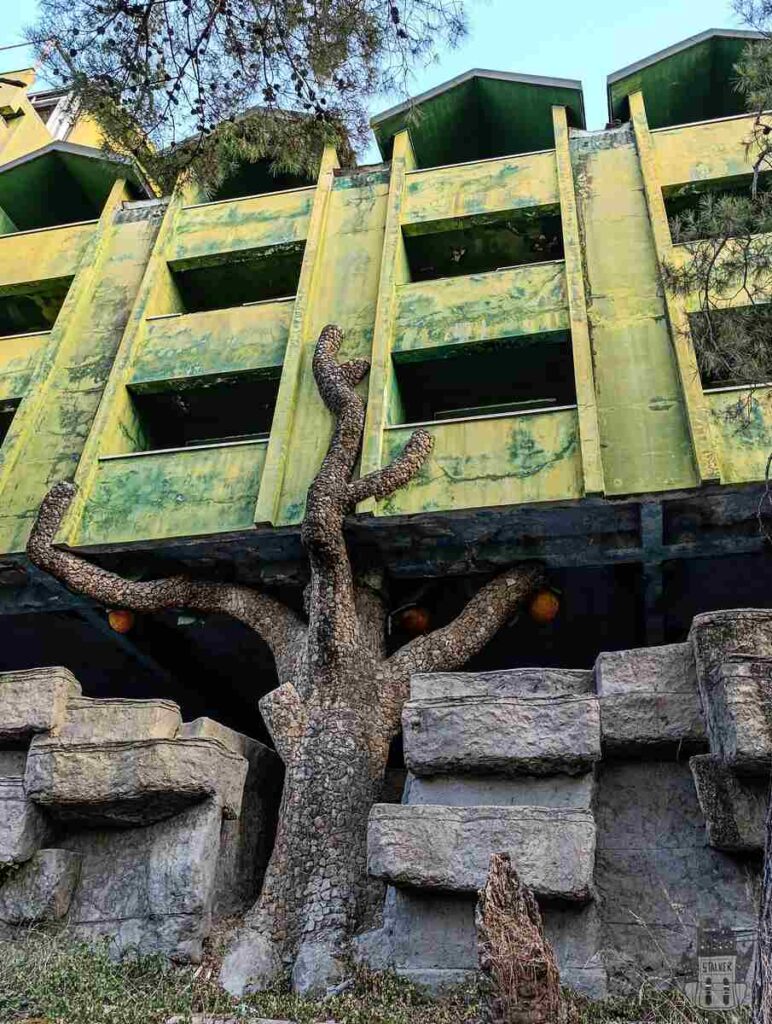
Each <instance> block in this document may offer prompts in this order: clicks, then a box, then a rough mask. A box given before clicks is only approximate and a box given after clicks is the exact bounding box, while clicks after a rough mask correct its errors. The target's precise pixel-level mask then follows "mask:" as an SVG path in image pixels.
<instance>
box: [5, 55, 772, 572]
mask: <svg viewBox="0 0 772 1024" xmlns="http://www.w3.org/2000/svg"><path fill="white" fill-rule="evenodd" d="M25 74H26V73H19V76H18V83H19V84H17V85H3V86H1V87H0V106H2V109H3V110H5V111H6V114H5V115H3V117H2V118H0V121H2V125H0V207H2V211H3V216H4V218H5V220H6V221H7V223H8V225H9V228H10V229H9V230H7V231H6V233H4V234H2V235H0V300H2V299H3V297H6V298H8V297H13V296H18V295H27V294H28V293H31V292H32V291H34V292H35V294H43V293H46V294H47V292H46V289H49V290H50V289H51V288H53V285H54V284H55V283H56V282H64V285H62V287H66V295H65V297H64V299H63V301H62V302H61V305H60V307H59V308H58V312H57V314H56V316H55V319H54V321H53V323H52V324H51V326H50V328H47V329H45V330H41V329H39V328H38V329H34V330H29V331H20V332H18V333H16V334H14V333H12V332H11V333H6V335H5V336H2V337H0V410H2V409H3V408H7V409H8V410H9V416H10V415H12V418H11V419H10V426H9V427H8V429H7V432H6V434H5V437H4V440H3V442H2V447H1V448H0V552H5V553H13V552H18V551H20V550H22V549H23V547H24V544H25V541H26V538H27V534H28V531H29V527H30V524H31V521H32V519H33V517H34V514H35V510H36V508H37V506H38V504H39V502H40V500H41V498H42V497H43V495H44V493H45V492H46V490H47V488H48V487H50V486H51V485H52V484H53V483H55V482H56V481H57V480H60V479H65V478H66V479H74V480H75V481H76V483H77V485H78V497H77V500H76V502H75V503H74V505H73V508H72V510H71V514H70V516H69V518H68V520H67V522H66V524H65V528H64V531H63V535H62V539H63V540H65V541H66V542H68V543H69V544H71V545H73V546H87V547H98V546H102V545H107V546H110V545H126V544H135V543H145V542H156V541H163V540H167V539H170V538H187V537H207V536H212V535H223V534H233V533H239V532H243V531H249V530H252V529H254V528H255V527H256V526H260V525H266V524H268V525H272V526H276V527H281V526H295V525H297V524H298V523H299V522H300V520H301V518H302V515H303V509H304V501H305V494H306V490H307V488H308V485H309V483H310V482H311V480H312V478H313V476H314V473H315V472H316V469H317V467H318V466H319V463H320V460H321V458H322V456H323V454H324V451H325V448H326V445H327V442H328V439H329V436H330V432H331V427H332V424H331V418H330V416H329V414H328V412H327V411H326V409H325V408H324V406H323V405H322V403H321V401H320V399H319V398H318V395H317V394H316V391H315V388H314V384H313V377H312V372H311V357H312V353H313V348H314V344H315V340H316V337H317V336H318V333H319V331H320V329H321V328H322V327H323V326H324V325H325V324H326V323H329V322H335V323H338V324H340V326H341V327H343V329H344V330H345V334H346V340H345V343H344V349H343V352H342V357H343V358H346V359H349V358H354V357H364V358H367V359H369V360H370V361H371V367H372V368H371V372H370V375H369V377H368V378H367V379H366V380H365V381H364V382H363V384H362V385H361V388H362V393H363V396H364V397H366V399H367V403H368V412H367V423H366V429H365V438H364V444H363V453H362V460H361V470H362V472H370V471H372V470H374V469H377V468H378V467H379V466H381V465H383V464H384V463H385V461H387V460H388V459H389V458H390V457H392V456H393V455H394V453H395V452H396V451H397V450H398V449H399V447H400V446H401V445H402V444H403V443H404V442H405V440H406V439H407V437H408V436H409V434H410V431H411V429H412V427H413V425H414V424H413V421H412V420H411V418H410V416H409V415H408V414H407V413H406V409H405V406H404V403H403V396H402V395H401V394H400V387H399V381H398V376H399V373H398V370H399V368H400V367H401V366H403V365H404V366H408V365H410V364H411V361H412V363H413V364H415V363H416V361H419V362H420V361H421V360H424V361H429V362H430V361H431V359H432V358H438V359H444V358H448V357H449V356H453V357H458V355H459V353H461V354H465V358H467V359H468V360H469V366H470V367H471V366H473V364H474V362H475V359H476V358H477V357H478V355H479V354H480V353H483V354H484V353H485V350H486V346H496V345H497V344H499V343H501V342H502V341H503V340H506V341H507V344H508V345H510V346H512V345H515V348H514V349H512V351H517V350H516V343H517V340H518V339H522V340H523V342H524V343H525V341H527V342H528V345H530V346H531V347H533V346H534V345H535V346H538V345H539V344H540V339H544V342H545V343H547V342H548V341H550V339H554V338H556V337H559V336H566V337H568V338H570V353H571V357H572V366H573V371H572V372H573V381H572V388H573V393H574V395H575V399H574V400H573V401H571V402H566V403H563V404H560V405H558V406H556V407H554V408H548V407H539V408H534V409H528V408H527V407H523V408H519V409H507V410H504V411H491V412H487V413H486V412H485V411H484V409H483V410H482V411H480V410H479V409H477V410H474V411H472V412H466V413H463V414H462V413H459V414H458V415H450V416H446V417H445V418H443V419H439V418H438V419H433V420H429V421H428V422H427V426H428V429H429V430H430V432H431V433H432V434H433V436H434V438H435V447H434V451H433V454H432V456H431V458H430V460H429V461H428V463H427V464H426V466H425V467H424V468H423V469H422V471H421V472H420V474H419V476H418V477H417V479H416V480H414V481H413V483H412V484H411V485H410V486H408V487H406V488H405V489H404V490H402V491H400V492H399V493H398V494H396V495H394V496H393V497H392V498H390V499H388V500H386V501H384V502H381V503H379V504H376V505H368V506H367V507H362V508H361V509H359V514H361V515H375V516H376V517H383V518H388V517H390V516H396V515H399V516H420V515H424V514H427V513H435V512H443V513H445V512H447V513H455V512H458V511H462V510H471V509H480V508H491V507H504V506H511V505H519V504H526V503H527V504H534V505H539V504H544V503H555V502H575V501H576V502H578V501H582V500H583V499H585V498H587V497H590V496H592V497H601V498H602V497H604V496H605V497H607V498H623V497H628V496H641V495H651V494H662V493H667V492H679V491H689V490H693V489H697V488H700V487H702V486H703V485H704V484H712V483H720V484H724V485H730V484H731V485H734V484H738V483H749V482H753V481H758V480H761V479H763V476H764V468H765V464H766V458H767V454H768V452H769V450H770V448H772V398H770V388H769V386H768V385H767V386H763V387H756V388H754V389H751V388H739V389H738V388H734V389H723V390H715V391H710V392H706V391H705V390H704V389H703V386H702V384H701V382H700V378H699V373H698V371H697V366H696V360H695V356H694V351H693V347H692V345H691V341H690V337H689V332H688V313H689V312H690V310H693V309H694V308H695V306H694V302H692V301H691V300H686V301H684V300H681V299H679V298H678V297H676V296H674V295H672V294H669V293H668V292H667V290H666V289H665V287H664V284H663V278H662V272H661V267H662V264H663V262H667V261H673V262H677V261H678V260H679V259H682V258H683V256H682V254H681V253H679V250H678V247H677V246H676V247H674V246H673V245H672V243H671V240H670V231H669V227H668V223H667V217H666V210H665V203H664V199H663V196H664V195H666V194H667V193H668V190H672V189H674V188H676V187H681V186H684V185H688V184H690V183H695V182H699V183H701V184H704V183H710V182H711V181H714V180H715V181H719V180H722V179H731V178H738V179H739V178H741V177H742V176H744V175H747V174H748V173H749V172H750V170H751V168H750V164H749V160H748V157H747V156H746V153H745V148H744V141H745V139H746V137H747V135H748V127H749V123H750V122H749V118H748V117H747V116H745V115H739V116H734V117H727V118H721V119H711V120H706V121H704V122H701V123H695V124H689V125H684V126H675V127H666V128H655V129H651V128H650V127H649V124H648V122H647V116H646V102H645V97H644V94H643V93H642V92H639V91H636V92H633V93H631V95H630V96H629V109H630V122H629V123H626V124H622V125H620V126H616V127H613V128H610V129H608V130H607V131H603V132H586V131H583V130H581V129H577V128H574V127H571V126H570V118H569V117H568V116H567V114H566V109H565V108H564V107H563V106H561V105H553V106H552V108H550V114H551V121H550V131H551V133H552V137H553V139H554V145H553V147H552V148H550V149H545V150H540V151H538V152H529V153H518V154H515V155H511V156H496V157H493V158H485V159H481V160H477V161H471V162H464V163H461V164H456V165H453V164H450V165H446V166H442V167H435V168H432V167H418V166H417V161H416V157H415V152H414V148H413V145H412V144H411V134H410V130H409V129H405V130H402V131H399V132H397V133H396V134H395V136H394V139H393V150H392V153H391V159H390V161H389V162H388V163H386V164H383V165H378V166H373V167H367V168H359V169H355V170H345V171H342V170H340V168H339V167H338V161H337V158H336V155H335V153H334V152H333V151H332V150H328V151H327V152H325V154H324V156H323V159H322V161H321V167H320V170H319V177H318V181H317V182H316V184H315V185H310V186H308V187H301V188H295V189H290V190H285V191H280V192H269V193H266V194H262V195H253V196H243V197H237V198H228V199H223V200H219V201H213V202H205V203H195V202H191V201H190V200H191V196H190V195H189V194H188V193H187V192H186V191H185V190H184V189H182V188H180V190H179V191H178V192H176V193H175V194H174V195H172V196H171V197H170V198H169V199H168V201H167V200H163V201H162V200H153V199H152V198H148V197H147V196H145V197H144V198H143V197H142V196H141V195H139V196H138V193H137V191H136V188H135V187H134V186H132V184H131V181H130V180H129V178H130V175H129V174H128V173H126V174H125V175H124V176H122V174H121V171H120V169H119V168H118V169H116V168H112V169H111V171H110V173H111V174H112V177H113V180H112V183H111V184H110V187H109V189H108V190H107V192H106V195H105V197H104V199H103V201H102V200H100V203H101V212H99V215H98V216H97V217H96V218H92V219H89V220H86V221H80V222H77V223H67V222H66V219H65V220H62V221H61V223H58V224H47V225H46V226H44V227H39V228H34V227H33V228H27V229H17V228H14V225H15V223H16V222H15V220H14V214H13V209H12V206H13V202H17V201H18V202H19V203H21V201H22V200H21V198H20V197H21V191H22V190H21V189H17V191H8V195H9V196H10V197H11V198H10V199H9V200H8V208H7V209H6V208H5V207H4V206H3V205H2V203H3V200H2V196H3V194H4V193H3V190H2V180H3V177H4V176H5V175H6V174H11V173H13V174H15V175H17V176H19V175H22V174H23V173H27V172H26V170H25V168H26V167H27V166H28V167H29V168H30V173H31V169H32V168H34V167H35V166H37V164H36V161H37V163H39V161H40V160H44V159H48V158H49V157H50V155H51V153H50V152H49V151H47V150H46V147H50V146H51V144H52V143H53V142H54V141H55V140H54V138H53V137H52V135H51V133H50V131H49V130H48V128H47V126H46V123H44V121H43V120H42V119H41V117H40V116H39V115H38V114H37V112H36V110H35V107H34V105H33V103H32V102H31V101H30V99H29V96H28V90H29V86H30V84H31V83H30V81H29V79H30V77H31V76H29V75H27V77H26V78H25V77H24V75H25ZM10 77H11V78H13V76H10ZM96 141H97V139H96V137H95V131H94V127H93V125H89V124H88V123H86V122H84V123H79V122H78V121H77V119H76V120H75V121H74V123H73V124H72V125H71V126H70V128H69V135H68V137H67V138H66V139H62V140H60V142H62V144H63V145H65V146H67V145H69V146H70V149H62V150H61V151H57V152H58V156H57V159H60V160H63V161H64V162H65V163H66V162H67V161H68V160H75V159H77V160H82V161H89V160H90V161H93V162H94V163H95V164H96V163H98V162H99V160H100V159H102V157H101V154H100V152H99V150H98V149H96V148H94V143H95V142H96ZM25 160H26V161H27V163H26V164H25V163H24V161H25ZM20 161H21V164H20ZM78 166H79V167H80V166H81V165H80V164H79V165H78ZM83 166H84V167H85V166H86V164H83ZM78 173H79V174H80V175H81V177H80V179H79V180H80V183H81V187H82V188H85V187H86V185H87V184H88V182H89V181H90V178H89V175H88V173H87V172H86V171H80V170H79V171H78ZM100 173H101V172H100ZM30 180H31V181H34V179H32V178H31V179H30ZM100 180H101V179H100ZM84 182H85V183H86V185H84ZM14 197H17V198H14ZM20 209H21V207H20ZM545 211H547V212H548V213H549V215H550V216H559V217H560V224H561V232H562V245H561V251H562V255H561V256H560V258H546V259H540V260H530V261H528V262H522V263H520V264H516V265H512V266H502V267H495V268H493V269H488V270H484V271H481V272H474V273H470V274H463V273H458V274H454V275H453V276H436V277H434V278H422V277H421V276H420V275H419V276H418V279H416V275H415V268H414V267H411V259H410V253H409V247H410V245H411V244H412V243H411V240H412V239H419V240H420V239H421V238H424V237H426V236H427V235H430V234H431V233H432V232H434V233H435V234H437V233H441V232H442V231H444V230H446V228H449V227H451V226H457V225H459V224H460V225H464V226H466V225H469V224H471V225H472V226H474V225H475V224H479V225H485V224H486V223H490V222H492V221H494V220H496V221H497V222H498V221H501V222H502V223H510V221H508V220H507V218H508V217H511V218H512V221H511V224H515V223H519V221H516V218H518V217H526V218H527V217H529V216H534V215H536V214H541V213H544V212H545ZM64 216H65V218H66V213H65V214H64ZM511 224H510V226H511ZM513 231H514V229H513ZM281 260H296V261H297V274H296V275H295V277H293V278H292V280H293V282H294V284H293V290H292V292H291V294H287V295H283V294H275V291H276V288H278V287H279V285H276V288H274V293H273V294H270V296H269V297H268V298H265V299H259V300H256V301H247V302H241V303H238V304H234V305H221V304H220V305H218V303H217V302H216V301H214V302H210V303H209V304H208V305H207V304H206V303H204V305H203V306H202V307H201V308H192V307H191V302H190V299H189V297H188V298H186V295H185V288H186V287H187V285H186V284H184V282H185V281H194V280H197V281H203V282H204V283H203V284H197V285H196V288H198V289H199V291H200V290H201V289H203V290H204V292H205V291H206V288H207V287H208V286H207V285H206V281H207V280H209V278H206V276H205V275H206V274H207V273H217V274H219V275H220V277H218V278H217V280H218V281H220V280H223V279H224V278H223V275H225V279H227V276H228V274H229V273H230V271H229V268H230V267H233V268H241V269H240V270H238V273H240V274H242V277H244V280H246V281H247V284H249V274H250V273H252V271H251V270H249V269H247V270H246V271H244V267H247V268H252V267H254V268H255V270H254V274H255V280H258V278H259V279H260V280H263V278H265V280H266V281H269V282H270V281H271V280H272V278H271V274H272V267H273V266H274V264H276V261H281ZM234 273H236V271H235V270H234ZM196 275H198V277H196ZM202 275H204V276H202ZM244 275H246V276H244ZM260 275H263V276H262V277H261V276H260ZM211 280H212V281H214V280H215V278H211ZM181 282H182V283H181ZM57 287H58V286H57ZM211 287H212V288H215V289H216V288H217V287H219V286H218V285H212V286H211ZM197 294H198V293H197ZM38 305H39V303H38ZM491 350H492V351H493V349H491ZM501 365H502V371H501V372H502V374H505V373H510V372H513V371H512V370H511V367H512V366H515V365H516V364H514V363H510V362H502V364H501ZM515 372H516V371H515ZM268 379H270V380H275V381H276V393H275V406H274V410H273V419H272V423H271V428H270V432H269V433H268V435H267V436H260V437H251V438H246V439H236V440H233V439H232V440H221V441H217V442H216V443H201V444H187V445H180V446H178V447H173V446H167V447H165V448H163V449H161V448H154V447H153V445H152V443H151V441H152V439H151V438H150V435H149V434H148V431H147V428H146V424H145V422H144V421H143V417H142V412H141V408H140V404H141V402H140V400H139V399H138V396H140V397H141V396H142V395H159V394H160V395H164V394H167V395H169V394H177V395H179V396H183V397H182V400H183V401H184V396H185V394H186V392H187V391H190V389H195V388H204V387H215V386H228V385H229V384H231V383H233V382H239V381H251V380H257V381H259V380H268ZM520 383H522V382H520ZM768 399H769V400H768ZM468 404H469V405H474V404H475V403H474V402H471V401H470V402H469V403H468ZM739 404H744V406H745V409H746V415H745V416H744V417H743V416H739V415H737V408H738V405H739ZM747 410H750V413H749V414H748V412H747Z"/></svg>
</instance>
